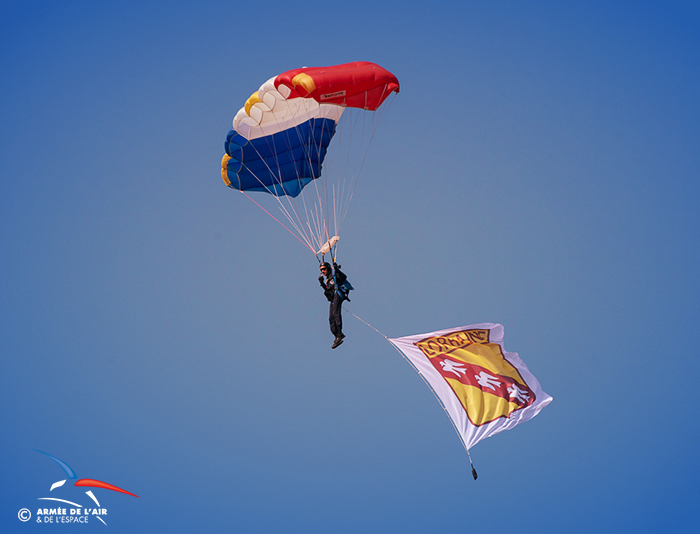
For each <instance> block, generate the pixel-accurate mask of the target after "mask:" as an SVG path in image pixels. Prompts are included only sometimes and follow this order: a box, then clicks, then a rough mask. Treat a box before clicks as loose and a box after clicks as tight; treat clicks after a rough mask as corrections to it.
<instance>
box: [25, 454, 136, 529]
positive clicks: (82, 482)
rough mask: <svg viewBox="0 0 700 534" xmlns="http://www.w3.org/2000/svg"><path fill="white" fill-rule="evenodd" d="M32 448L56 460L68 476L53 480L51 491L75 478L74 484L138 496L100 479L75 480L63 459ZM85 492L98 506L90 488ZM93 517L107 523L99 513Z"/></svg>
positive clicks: (45, 499)
mask: <svg viewBox="0 0 700 534" xmlns="http://www.w3.org/2000/svg"><path fill="white" fill-rule="evenodd" d="M34 450H35V451H36V452H40V453H41V454H44V455H46V456H48V457H49V458H51V459H52V460H53V461H54V462H56V463H57V464H58V465H60V466H61V468H62V469H63V470H64V471H65V473H66V475H67V476H68V479H64V480H59V481H58V482H54V483H53V484H52V485H51V489H50V490H49V491H53V490H54V489H56V488H60V487H61V486H63V485H64V484H65V483H66V482H67V480H75V483H74V486H86V487H91V488H103V489H108V490H112V491H118V492H120V493H126V494H127V495H132V496H134V497H137V498H138V495H134V494H133V493H131V492H129V491H126V490H124V489H121V488H118V487H117V486H113V485H112V484H107V483H106V482H102V481H100V480H95V479H92V478H81V479H80V480H77V478H78V476H77V475H76V474H75V471H73V470H72V469H71V468H70V466H69V465H68V464H67V463H66V462H64V461H63V460H59V459H58V458H56V457H55V456H52V455H50V454H48V453H46V452H43V451H40V450H37V449H34ZM85 493H86V494H87V495H88V497H90V498H91V499H92V500H93V501H95V504H97V506H100V503H99V502H98V500H97V498H96V497H95V495H94V494H93V493H92V491H91V490H88V491H86V492H85ZM39 500H40V501H59V502H65V503H68V504H71V505H73V506H77V507H78V508H82V505H81V504H78V503H74V502H71V501H66V500H65V499H56V498H53V497H40V498H39ZM95 517H97V519H99V520H100V521H102V522H103V523H104V524H105V525H106V524H107V523H105V521H104V519H102V518H101V517H100V516H99V515H96V516H95Z"/></svg>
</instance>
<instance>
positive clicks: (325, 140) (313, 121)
mask: <svg viewBox="0 0 700 534" xmlns="http://www.w3.org/2000/svg"><path fill="white" fill-rule="evenodd" d="M398 91H399V82H398V80H397V79H396V76H394V75H393V74H391V73H390V72H389V71H387V70H386V69H383V68H382V67H380V66H379V65H376V64H374V63H370V62H368V61H357V62H354V63H345V64H343V65H336V66H333V67H314V68H306V67H305V68H301V69H294V70H289V71H287V72H284V73H282V74H280V75H278V76H275V77H273V78H270V79H269V80H268V81H266V82H265V83H264V84H262V85H261V86H260V89H259V90H258V91H256V92H255V93H253V94H252V95H251V97H250V98H249V99H248V100H247V101H246V103H245V105H244V106H243V107H242V108H241V109H240V110H239V111H238V113H237V114H236V116H235V118H234V119H233V129H232V130H231V131H230V132H229V133H228V135H227V136H226V143H225V144H224V148H225V150H226V155H224V157H223V159H222V160H221V176H222V178H223V180H224V182H225V183H226V185H228V186H229V187H232V188H234V189H239V190H241V191H264V192H267V193H270V194H272V195H275V196H281V195H288V196H291V197H296V196H297V195H299V193H300V192H301V190H302V189H303V188H304V187H305V186H306V185H307V184H309V183H310V182H311V181H312V180H315V179H316V178H319V177H320V176H321V166H322V163H323V160H324V158H325V156H326V151H327V149H328V145H329V143H330V142H331V139H332V137H333V135H334V134H335V131H336V124H337V123H338V121H339V120H340V117H341V115H342V114H343V111H344V109H345V108H346V107H353V108H359V109H363V110H368V111H374V110H376V109H377V108H378V107H379V106H381V104H382V103H383V102H384V101H385V100H386V98H387V97H388V96H389V95H390V94H391V93H393V92H398Z"/></svg>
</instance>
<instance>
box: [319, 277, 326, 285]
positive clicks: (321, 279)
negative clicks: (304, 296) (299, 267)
mask: <svg viewBox="0 0 700 534" xmlns="http://www.w3.org/2000/svg"><path fill="white" fill-rule="evenodd" d="M318 281H319V282H321V285H322V286H323V287H326V284H324V283H323V275H321V276H319V277H318Z"/></svg>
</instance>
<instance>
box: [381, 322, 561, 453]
mask: <svg viewBox="0 0 700 534" xmlns="http://www.w3.org/2000/svg"><path fill="white" fill-rule="evenodd" d="M389 341H390V342H391V343H392V344H393V345H394V346H395V347H396V348H397V349H398V350H399V351H400V352H401V353H403V354H404V355H405V356H406V358H407V359H408V361H409V362H410V363H411V364H412V365H413V367H414V368H415V369H416V371H418V373H419V374H420V375H421V376H422V377H423V378H424V379H425V381H426V382H427V384H428V385H429V386H430V388H431V389H432V390H433V392H434V393H435V395H436V396H437V398H438V400H439V401H440V402H441V403H442V405H443V408H444V409H445V411H446V412H447V414H448V416H449V417H450V419H451V420H452V423H453V424H454V427H455V430H457V433H458V434H459V436H460V438H461V440H462V443H463V444H464V447H465V448H466V449H467V450H469V449H470V448H471V447H473V446H474V445H476V444H477V443H478V442H479V441H481V440H482V439H484V438H488V437H489V436H492V435H494V434H498V433H499V432H502V431H503V430H508V429H510V428H513V427H514V426H516V425H518V424H520V423H523V422H525V421H528V420H530V419H532V418H533V417H535V416H536V415H537V414H538V413H539V412H540V410H541V409H542V408H544V407H545V406H547V405H548V404H549V403H550V402H552V397H550V396H549V395H547V394H546V393H545V392H544V391H543V390H542V387H541V386H540V383H539V382H538V381H537V379H536V378H535V376H534V375H533V374H532V373H531V372H530V371H529V369H528V368H527V366H526V365H525V363H524V362H523V361H522V360H521V359H520V357H519V356H518V354H516V353H515V352H507V351H506V350H505V348H504V345H503V326H502V325H500V324H493V323H481V324H475V325H470V326H462V327H458V328H450V329H448V330H440V331H437V332H430V333H428V334H417V335H413V336H406V337H398V338H390V339H389Z"/></svg>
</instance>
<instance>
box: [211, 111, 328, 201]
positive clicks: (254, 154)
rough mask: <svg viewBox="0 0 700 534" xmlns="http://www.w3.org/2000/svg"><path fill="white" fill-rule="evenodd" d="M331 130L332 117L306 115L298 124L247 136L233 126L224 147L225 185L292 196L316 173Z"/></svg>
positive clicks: (314, 177)
mask: <svg viewBox="0 0 700 534" xmlns="http://www.w3.org/2000/svg"><path fill="white" fill-rule="evenodd" d="M334 133H335V121H334V120H333V119H310V120H308V121H306V122H304V123H302V124H300V125H299V126H296V127H294V128H290V129H288V130H284V131H281V132H278V133H275V134H272V135H268V136H265V137H259V138H257V139H252V140H250V141H249V140H247V139H246V138H245V137H243V136H242V135H240V134H238V133H237V132H236V131H235V130H231V131H230V132H229V133H228V135H227V136H226V143H225V144H224V148H225V150H226V153H227V154H228V155H229V156H230V157H231V159H229V160H228V162H227V163H226V175H227V176H228V178H229V180H230V181H231V184H230V185H229V187H232V188H233V189H239V190H240V191H261V192H265V193H271V194H273V195H275V196H281V195H287V196H290V197H296V196H297V195H298V194H299V193H300V192H301V190H302V189H303V188H304V187H305V186H306V185H307V184H308V183H310V182H311V180H315V179H316V178H318V177H319V176H321V164H322V163H323V159H324V158H325V157H326V150H327V149H328V145H329V144H330V142H331V138H332V137H333V134H334Z"/></svg>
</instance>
